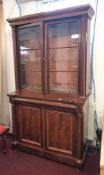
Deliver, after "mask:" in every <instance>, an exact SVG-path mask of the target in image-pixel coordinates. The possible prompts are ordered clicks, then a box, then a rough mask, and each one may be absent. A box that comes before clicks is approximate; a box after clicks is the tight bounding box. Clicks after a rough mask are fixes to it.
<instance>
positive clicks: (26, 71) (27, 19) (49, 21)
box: [8, 5, 94, 167]
mask: <svg viewBox="0 0 104 175" xmlns="http://www.w3.org/2000/svg"><path fill="white" fill-rule="evenodd" d="M93 14H94V12H93V9H92V8H91V7H90V6H89V5H84V6H78V7H74V8H73V7H72V8H66V9H61V10H56V11H50V12H45V13H37V14H32V15H27V16H22V17H17V18H12V19H8V22H9V23H10V25H11V28H12V33H13V49H14V63H15V80H16V91H15V92H13V93H10V94H8V96H9V100H10V103H11V105H12V119H13V134H14V142H13V145H14V146H15V147H16V148H18V149H20V150H23V151H27V152H30V153H33V154H35V155H38V156H42V157H44V158H48V159H51V160H55V161H58V162H62V163H65V164H68V165H71V166H77V167H81V166H82V165H83V163H84V159H85V155H86V152H87V145H86V146H83V135H84V128H85V126H84V118H85V115H84V111H83V107H84V105H85V102H86V100H87V98H88V95H89V93H90V91H89V67H90V64H89V63H90V57H89V42H90V41H89V38H90V37H89V36H90V21H91V18H92V16H93Z"/></svg>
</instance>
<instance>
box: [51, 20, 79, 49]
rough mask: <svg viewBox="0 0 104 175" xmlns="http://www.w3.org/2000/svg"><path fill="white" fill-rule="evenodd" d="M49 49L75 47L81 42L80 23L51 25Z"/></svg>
mask: <svg viewBox="0 0 104 175" xmlns="http://www.w3.org/2000/svg"><path fill="white" fill-rule="evenodd" d="M48 27H49V28H48V30H49V48H57V47H59V48H60V47H73V46H78V45H79V42H80V23H79V22H78V21H73V22H63V23H56V24H49V26H48Z"/></svg>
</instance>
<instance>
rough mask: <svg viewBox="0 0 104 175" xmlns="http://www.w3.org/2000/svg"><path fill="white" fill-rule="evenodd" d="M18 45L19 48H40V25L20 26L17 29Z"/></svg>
mask: <svg viewBox="0 0 104 175" xmlns="http://www.w3.org/2000/svg"><path fill="white" fill-rule="evenodd" d="M18 38H19V46H20V50H21V49H39V48H40V40H41V35H40V26H38V25H37V26H30V27H22V28H19V30H18Z"/></svg>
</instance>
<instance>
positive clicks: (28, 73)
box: [18, 25, 41, 91]
mask: <svg viewBox="0 0 104 175" xmlns="http://www.w3.org/2000/svg"><path fill="white" fill-rule="evenodd" d="M18 35H19V42H18V43H19V52H20V80H21V88H22V89H25V90H37V91H39V90H41V46H40V40H41V37H40V36H41V35H40V26H38V25H37V26H25V27H22V28H21V27H20V28H19V30H18Z"/></svg>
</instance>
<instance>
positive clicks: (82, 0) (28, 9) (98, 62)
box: [3, 0, 104, 139]
mask: <svg viewBox="0 0 104 175" xmlns="http://www.w3.org/2000/svg"><path fill="white" fill-rule="evenodd" d="M68 2H70V6H73V5H80V4H88V3H90V4H91V5H92V6H93V7H94V8H95V0H89V1H88V0H78V1H77V0H73V1H68ZM64 4H66V3H64ZM3 7H4V16H5V34H6V53H7V55H6V59H7V80H8V93H10V92H13V91H14V90H15V80H14V63H13V49H12V35H11V28H10V27H9V24H8V23H7V22H6V18H11V17H15V16H19V15H20V11H19V8H18V6H17V4H16V1H15V0H11V1H10V0H4V1H3ZM20 7H21V15H26V14H27V15H28V14H30V13H35V12H37V11H40V10H43V11H45V9H46V6H45V8H44V9H42V7H41V6H40V7H39V8H38V9H37V8H36V3H35V2H34V1H33V2H32V1H31V2H27V3H21V4H20ZM51 7H52V6H51ZM52 8H55V6H54V7H52ZM103 8H104V2H103V0H99V8H98V18H97V27H96V35H95V44H94V79H95V87H96V103H94V100H93V94H92V95H91V97H90V99H89V104H90V107H89V122H88V138H89V139H94V137H95V131H94V109H95V108H96V110H97V115H98V124H99V127H101V126H102V125H101V123H102V122H101V121H102V111H103V108H104V88H103V85H104V77H103V72H104V71H103V65H104V64H103V62H104V59H103V38H104V34H103V31H104V22H102V16H103V17H104V9H103ZM48 10H49V7H48ZM103 21H104V19H103ZM92 25H93V22H92ZM99 26H100V27H99ZM92 29H93V27H92ZM95 106H96V107H95ZM9 116H10V119H9V120H10V122H11V107H10V105H9Z"/></svg>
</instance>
